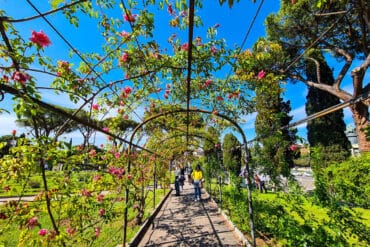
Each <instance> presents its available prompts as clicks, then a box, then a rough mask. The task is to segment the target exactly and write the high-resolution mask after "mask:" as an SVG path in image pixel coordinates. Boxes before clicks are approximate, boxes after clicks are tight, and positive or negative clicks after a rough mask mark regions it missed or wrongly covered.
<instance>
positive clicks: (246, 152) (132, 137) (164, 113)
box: [123, 108, 256, 246]
mask: <svg viewBox="0 0 370 247" xmlns="http://www.w3.org/2000/svg"><path fill="white" fill-rule="evenodd" d="M190 112H199V113H204V114H209V115H214V116H217V117H220V118H223V119H225V120H227V121H228V122H230V123H231V124H232V125H234V126H235V127H236V129H237V130H238V132H239V133H240V134H241V136H242V139H243V146H244V149H245V154H246V155H245V159H244V163H245V166H246V170H247V176H246V179H247V190H248V196H247V197H248V213H249V219H250V220H249V223H250V228H251V231H250V234H251V238H252V246H256V239H255V228H254V217H253V205H252V192H251V184H252V183H251V177H250V175H251V174H250V169H249V164H248V163H249V160H250V154H249V151H248V147H247V138H246V136H245V134H244V132H243V130H242V128H241V127H240V126H239V125H238V124H237V123H236V122H235V121H234V120H233V119H231V118H229V117H228V116H225V115H223V114H219V113H218V112H212V111H208V110H202V109H197V108H188V109H183V108H180V109H176V110H171V111H167V112H162V113H158V114H156V115H153V116H151V117H149V118H147V119H146V120H144V121H143V122H142V123H140V124H139V125H138V126H136V127H135V129H134V130H133V132H132V134H131V138H130V141H129V147H128V150H127V151H128V154H129V155H130V154H131V149H132V146H133V139H134V136H135V134H136V132H137V131H138V130H139V129H140V128H141V127H142V126H144V125H145V124H146V123H148V122H150V121H152V120H155V119H157V118H159V117H162V116H166V115H170V114H175V113H187V115H188V114H189V113H190ZM130 168H131V160H130V159H129V160H128V165H127V171H128V172H130ZM128 196H129V190H128V188H127V187H126V196H125V203H126V205H127V203H128ZM127 214H128V208H127V207H125V211H124V232H123V246H124V245H125V244H126V238H127Z"/></svg>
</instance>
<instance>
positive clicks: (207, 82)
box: [203, 79, 212, 88]
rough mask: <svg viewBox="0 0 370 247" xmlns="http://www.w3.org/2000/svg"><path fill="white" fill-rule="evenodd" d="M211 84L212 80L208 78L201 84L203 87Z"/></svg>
mask: <svg viewBox="0 0 370 247" xmlns="http://www.w3.org/2000/svg"><path fill="white" fill-rule="evenodd" d="M211 84H212V80H210V79H208V80H206V82H205V83H204V84H203V88H205V87H209V85H211Z"/></svg>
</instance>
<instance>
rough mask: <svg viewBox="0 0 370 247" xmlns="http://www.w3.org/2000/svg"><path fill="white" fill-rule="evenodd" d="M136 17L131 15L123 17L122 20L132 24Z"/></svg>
mask: <svg viewBox="0 0 370 247" xmlns="http://www.w3.org/2000/svg"><path fill="white" fill-rule="evenodd" d="M136 17H137V15H133V14H131V13H128V14H124V15H123V18H124V19H125V21H128V22H131V23H134V22H135V21H136Z"/></svg>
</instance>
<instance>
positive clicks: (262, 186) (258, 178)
mask: <svg viewBox="0 0 370 247" xmlns="http://www.w3.org/2000/svg"><path fill="white" fill-rule="evenodd" d="M239 176H240V177H243V178H246V177H247V176H248V174H247V168H246V167H243V168H242V169H241V172H240V174H239ZM266 182H267V177H266V175H265V174H263V173H262V174H260V175H258V174H256V175H255V176H254V183H255V185H256V188H257V189H258V190H259V191H260V192H261V193H263V192H265V193H267V189H266Z"/></svg>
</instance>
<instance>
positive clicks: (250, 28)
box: [226, 0, 264, 82]
mask: <svg viewBox="0 0 370 247" xmlns="http://www.w3.org/2000/svg"><path fill="white" fill-rule="evenodd" d="M263 3H264V0H262V1H261V3H260V4H259V6H258V8H257V10H256V13H255V14H254V16H253V19H252V21H251V23H250V24H249V27H248V30H247V32H246V33H245V35H244V39H243V41H242V43H241V46H240V48H239V50H238V52H237V55H239V54H240V52H241V51H242V49H243V47H244V45H245V43H246V42H247V39H248V37H249V34H250V33H251V31H252V28H253V26H254V23H255V21H256V19H257V17H258V15H259V13H260V11H261V8H262V5H263ZM234 64H235V62H234V63H233V65H234ZM232 70H233V68H232V66H231V68H230V71H229V73H228V74H227V76H226V82H227V81H228V80H229V78H230V76H231V72H232Z"/></svg>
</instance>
